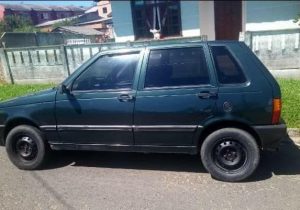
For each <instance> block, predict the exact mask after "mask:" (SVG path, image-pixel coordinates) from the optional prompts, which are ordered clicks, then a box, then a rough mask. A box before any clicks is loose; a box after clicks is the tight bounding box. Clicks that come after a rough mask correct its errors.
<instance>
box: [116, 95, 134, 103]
mask: <svg viewBox="0 0 300 210" xmlns="http://www.w3.org/2000/svg"><path fill="white" fill-rule="evenodd" d="M118 99H119V101H121V102H129V101H133V100H134V96H133V95H130V94H121V95H119V97H118Z"/></svg>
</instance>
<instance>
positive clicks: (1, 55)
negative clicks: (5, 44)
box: [0, 48, 15, 84]
mask: <svg viewBox="0 0 300 210" xmlns="http://www.w3.org/2000/svg"><path fill="white" fill-rule="evenodd" d="M0 61H1V64H2V69H3V73H4V77H5V81H9V80H10V82H11V84H14V83H15V82H14V78H13V75H12V72H11V68H10V65H9V60H8V56H7V53H6V52H5V50H4V49H3V48H0ZM8 77H9V79H8Z"/></svg>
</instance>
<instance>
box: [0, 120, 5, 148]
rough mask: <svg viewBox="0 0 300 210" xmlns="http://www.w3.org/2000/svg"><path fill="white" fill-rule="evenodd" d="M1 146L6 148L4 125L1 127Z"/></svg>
mask: <svg viewBox="0 0 300 210" xmlns="http://www.w3.org/2000/svg"><path fill="white" fill-rule="evenodd" d="M0 146H4V125H0Z"/></svg>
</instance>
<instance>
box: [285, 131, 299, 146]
mask: <svg viewBox="0 0 300 210" xmlns="http://www.w3.org/2000/svg"><path fill="white" fill-rule="evenodd" d="M287 133H288V135H289V137H290V139H292V140H293V142H295V144H296V145H298V146H300V129H299V128H288V129H287Z"/></svg>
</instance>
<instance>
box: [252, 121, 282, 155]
mask: <svg viewBox="0 0 300 210" xmlns="http://www.w3.org/2000/svg"><path fill="white" fill-rule="evenodd" d="M253 128H254V129H255V131H256V133H257V134H258V136H259V138H260V140H261V144H262V145H261V146H262V149H263V150H269V149H270V150H274V149H278V147H279V142H280V141H281V140H282V139H284V138H285V137H287V128H286V125H285V124H279V125H261V126H254V127H253Z"/></svg>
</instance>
